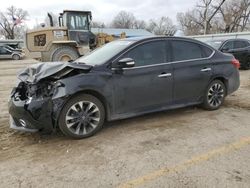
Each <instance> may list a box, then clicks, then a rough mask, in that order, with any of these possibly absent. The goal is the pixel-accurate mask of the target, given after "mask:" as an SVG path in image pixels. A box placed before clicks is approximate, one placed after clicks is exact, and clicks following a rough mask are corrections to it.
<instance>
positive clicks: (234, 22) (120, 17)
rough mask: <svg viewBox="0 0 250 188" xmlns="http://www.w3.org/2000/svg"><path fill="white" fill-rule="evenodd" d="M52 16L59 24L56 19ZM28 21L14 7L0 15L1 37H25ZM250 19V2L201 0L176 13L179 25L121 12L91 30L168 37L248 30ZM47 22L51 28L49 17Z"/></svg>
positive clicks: (167, 19) (169, 21)
mask: <svg viewBox="0 0 250 188" xmlns="http://www.w3.org/2000/svg"><path fill="white" fill-rule="evenodd" d="M52 16H53V20H55V22H56V21H57V20H58V19H57V16H56V15H55V14H52ZM27 18H28V12H27V11H25V10H23V9H20V8H16V7H14V6H11V7H9V8H7V10H6V11H5V12H0V35H2V36H4V37H5V38H6V39H14V38H22V37H23V34H24V33H25V30H26V29H27V27H26V25H25V21H26V20H27ZM249 19H250V0H199V1H198V2H197V4H196V5H195V6H194V7H193V8H192V9H191V10H188V11H185V12H179V13H177V15H176V20H177V23H176V24H174V23H173V21H172V19H171V18H169V17H167V16H162V17H160V18H152V19H150V20H149V21H145V20H140V19H137V18H136V17H135V16H134V14H133V13H131V12H127V11H121V12H119V13H118V14H117V15H116V16H115V17H114V18H113V19H111V21H110V22H109V23H103V22H98V21H93V22H92V27H98V28H105V27H109V28H110V27H112V28H126V29H146V30H148V31H149V32H152V33H154V34H155V35H167V36H173V35H174V34H175V33H176V31H177V30H181V31H183V33H184V34H185V35H201V34H214V33H230V32H242V31H248V30H249V29H250V24H249ZM45 23H46V25H49V24H48V19H47V18H46V19H45ZM34 27H36V28H37V27H39V26H34Z"/></svg>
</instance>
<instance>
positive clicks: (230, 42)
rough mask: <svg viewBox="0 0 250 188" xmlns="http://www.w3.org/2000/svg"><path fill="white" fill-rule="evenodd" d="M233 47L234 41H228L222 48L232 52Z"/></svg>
mask: <svg viewBox="0 0 250 188" xmlns="http://www.w3.org/2000/svg"><path fill="white" fill-rule="evenodd" d="M233 48H234V47H233V41H228V42H226V44H224V46H223V47H222V50H232V49H233Z"/></svg>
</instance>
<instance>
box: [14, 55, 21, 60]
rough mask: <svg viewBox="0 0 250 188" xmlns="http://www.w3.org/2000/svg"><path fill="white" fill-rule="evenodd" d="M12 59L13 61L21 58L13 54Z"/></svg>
mask: <svg viewBox="0 0 250 188" xmlns="http://www.w3.org/2000/svg"><path fill="white" fill-rule="evenodd" d="M12 59H13V60H20V59H21V57H20V55H18V54H14V55H13V56H12Z"/></svg>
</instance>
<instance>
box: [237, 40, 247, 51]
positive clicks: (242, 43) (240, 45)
mask: <svg viewBox="0 0 250 188" xmlns="http://www.w3.org/2000/svg"><path fill="white" fill-rule="evenodd" d="M247 46H249V43H248V42H247V41H234V49H238V48H245V47H247Z"/></svg>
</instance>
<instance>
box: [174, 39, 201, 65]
mask: <svg viewBox="0 0 250 188" xmlns="http://www.w3.org/2000/svg"><path fill="white" fill-rule="evenodd" d="M171 43H172V51H173V61H183V60H189V59H198V58H203V54H204V52H203V51H202V48H201V46H200V45H199V44H196V43H193V42H187V41H178V40H176V41H171Z"/></svg>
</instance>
